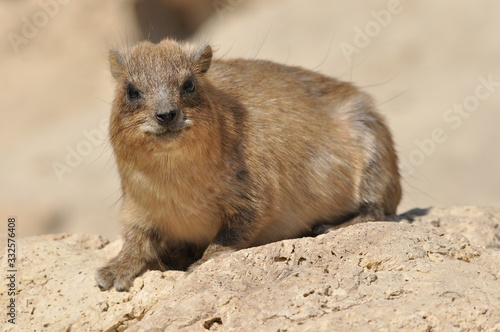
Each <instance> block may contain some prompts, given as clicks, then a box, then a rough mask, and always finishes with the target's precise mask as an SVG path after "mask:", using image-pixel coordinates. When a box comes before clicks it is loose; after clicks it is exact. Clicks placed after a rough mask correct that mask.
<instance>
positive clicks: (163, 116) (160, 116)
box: [155, 110, 179, 126]
mask: <svg viewBox="0 0 500 332" xmlns="http://www.w3.org/2000/svg"><path fill="white" fill-rule="evenodd" d="M178 114H179V112H178V111H177V110H170V111H166V112H162V111H158V112H156V114H155V117H156V120H157V121H158V123H159V124H161V125H164V126H166V125H169V124H172V123H173V122H174V121H175V119H176V118H177V115H178Z"/></svg>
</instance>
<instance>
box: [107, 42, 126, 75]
mask: <svg viewBox="0 0 500 332" xmlns="http://www.w3.org/2000/svg"><path fill="white" fill-rule="evenodd" d="M109 69H110V70H111V75H113V78H115V79H118V78H120V77H121V76H122V75H123V72H124V70H125V58H124V57H123V54H121V53H120V52H118V51H117V50H115V49H111V50H109Z"/></svg>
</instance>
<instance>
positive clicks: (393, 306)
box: [0, 207, 500, 331]
mask: <svg viewBox="0 0 500 332" xmlns="http://www.w3.org/2000/svg"><path fill="white" fill-rule="evenodd" d="M499 216H500V211H499V210H495V209H492V208H478V207H452V208H433V209H428V210H412V211H410V212H409V213H407V214H404V215H401V216H400V217H399V221H400V222H373V223H366V224H359V225H354V226H350V227H347V228H343V229H339V230H336V231H333V232H331V233H329V234H325V235H321V236H318V237H316V238H302V239H293V240H286V241H281V242H277V243H271V244H268V245H265V246H261V247H255V248H250V249H246V250H241V251H238V252H235V253H231V254H226V255H222V256H219V257H217V258H215V259H213V260H211V261H209V262H207V263H205V264H203V265H202V266H200V267H199V268H198V269H196V270H195V271H194V272H193V273H191V274H189V275H187V274H186V273H184V272H179V271H167V272H159V271H148V272H146V273H145V274H144V275H143V276H141V277H139V278H137V279H136V281H135V283H134V286H133V288H132V289H131V291H130V292H129V293H118V292H116V291H114V290H113V291H109V292H101V291H99V289H98V288H97V287H96V285H95V281H94V277H93V276H94V273H95V270H96V268H97V267H99V266H100V265H102V264H103V263H104V262H105V260H106V259H109V258H111V257H113V256H114V255H115V254H116V253H117V251H118V250H119V249H120V246H121V243H120V242H119V241H115V242H112V243H108V241H106V240H103V239H102V238H100V237H98V236H93V235H50V236H42V237H33V238H26V239H22V240H20V241H19V242H18V245H19V251H20V253H22V254H20V256H19V260H18V262H17V264H18V270H19V273H18V276H19V279H18V284H17V287H18V290H19V294H18V296H17V309H18V313H17V324H16V325H15V326H13V325H12V324H5V326H4V328H2V330H7V331H16V330H19V331H27V330H29V331H31V330H33V331H35V330H37V331H123V330H125V329H127V331H164V330H167V331H178V330H179V331H207V330H210V331H250V330H265V331H366V330H376V331H396V330H398V331H429V330H438V331H465V330H478V331H499V330H500V310H499V308H500V281H499V278H500V268H499V267H500V250H499V239H500V236H499V230H500V227H499V224H500V217H499ZM1 262H2V268H3V270H6V268H5V257H3V256H2V260H1ZM1 287H2V288H0V296H1V304H2V306H4V304H5V303H7V302H6V301H7V298H8V297H7V295H6V289H5V285H3V284H2V286H1Z"/></svg>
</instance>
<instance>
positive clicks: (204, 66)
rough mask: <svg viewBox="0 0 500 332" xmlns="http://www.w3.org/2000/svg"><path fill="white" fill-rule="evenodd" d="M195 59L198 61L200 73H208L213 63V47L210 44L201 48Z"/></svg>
mask: <svg viewBox="0 0 500 332" xmlns="http://www.w3.org/2000/svg"><path fill="white" fill-rule="evenodd" d="M194 61H196V68H197V70H198V73H200V74H204V73H206V72H207V71H208V69H210V65H211V64H212V48H211V47H210V45H206V46H204V47H202V48H200V49H199V50H198V51H197V52H196V54H195V56H194Z"/></svg>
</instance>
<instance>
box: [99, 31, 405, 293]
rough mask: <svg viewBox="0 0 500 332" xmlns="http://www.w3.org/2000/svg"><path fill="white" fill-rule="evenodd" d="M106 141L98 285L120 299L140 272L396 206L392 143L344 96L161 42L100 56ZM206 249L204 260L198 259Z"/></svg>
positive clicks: (377, 216)
mask: <svg viewBox="0 0 500 332" xmlns="http://www.w3.org/2000/svg"><path fill="white" fill-rule="evenodd" d="M110 62H111V71H112V74H113V76H114V77H115V78H116V80H117V89H116V96H115V100H114V103H113V111H112V115H111V127H110V136H111V142H112V145H113V148H114V152H115V156H116V161H117V164H118V169H119V173H120V177H121V182H122V190H123V193H124V202H123V216H122V220H123V224H124V231H123V236H124V240H125V242H124V246H123V249H122V251H121V252H120V254H119V255H118V256H117V257H115V258H114V259H113V260H111V262H110V263H109V264H108V265H107V266H105V267H103V268H101V269H100V270H99V271H98V274H97V280H98V283H99V286H100V287H101V288H102V289H108V288H110V287H113V286H114V287H115V288H116V289H117V290H124V289H127V288H128V287H129V286H130V285H131V282H132V280H133V279H134V278H135V276H137V275H138V274H140V273H141V272H143V271H144V270H145V269H146V268H147V267H149V266H151V265H160V267H163V268H182V269H185V268H187V267H188V266H189V264H191V263H193V261H195V260H196V259H199V258H200V257H201V255H202V254H203V252H205V253H204V255H203V257H202V259H201V260H200V261H199V262H202V261H204V260H206V259H208V258H209V257H210V256H211V255H213V254H215V253H216V252H218V251H222V250H230V249H233V250H236V249H241V248H246V247H249V246H254V245H260V244H264V243H268V242H272V241H278V240H281V239H285V238H291V237H297V236H300V235H303V234H306V233H308V232H310V231H311V229H312V228H313V227H314V226H316V225H320V224H338V223H342V222H346V221H347V222H351V223H352V222H359V221H366V220H381V219H383V218H384V216H385V215H390V214H394V213H395V212H396V207H397V205H398V203H399V201H400V198H401V189H400V179H399V173H398V167H397V157H396V154H395V152H394V147H393V142H392V138H391V134H390V132H389V130H388V128H387V126H386V125H385V123H384V121H383V119H382V117H381V116H380V115H379V114H378V113H376V112H375V111H374V109H373V104H372V101H371V99H370V98H369V97H368V96H367V95H366V94H364V93H362V92H360V91H359V90H357V89H356V88H355V87H354V86H352V85H350V84H348V83H344V82H339V81H337V80H335V79H332V78H328V77H325V76H322V75H320V74H317V73H314V72H310V71H307V70H304V69H301V68H297V67H287V66H283V65H278V64H274V63H271V62H267V61H249V60H214V61H212V51H211V48H210V47H209V46H205V47H201V48H199V49H195V48H191V47H188V46H185V45H181V44H178V43H176V42H173V41H170V40H164V41H162V42H161V43H159V44H152V43H149V42H143V43H140V44H139V45H137V46H136V47H134V48H133V49H132V50H131V51H130V52H128V53H126V54H121V53H119V52H117V51H111V52H110ZM207 247H208V248H207Z"/></svg>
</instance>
